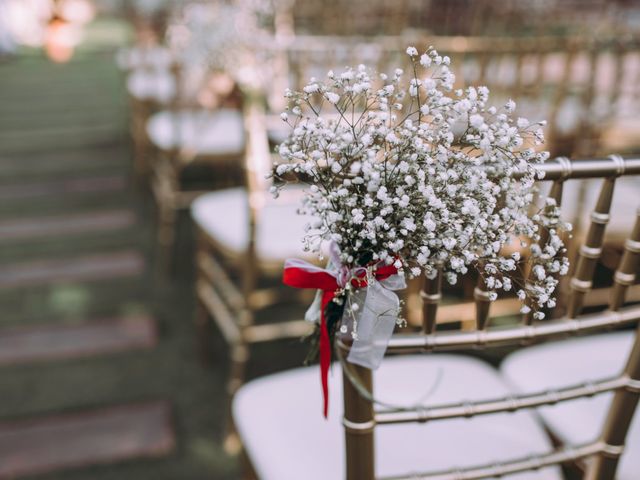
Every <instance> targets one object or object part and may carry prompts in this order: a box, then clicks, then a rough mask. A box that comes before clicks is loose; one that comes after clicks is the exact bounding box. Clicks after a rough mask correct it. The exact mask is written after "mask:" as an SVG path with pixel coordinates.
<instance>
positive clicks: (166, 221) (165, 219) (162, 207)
mask: <svg viewBox="0 0 640 480" xmlns="http://www.w3.org/2000/svg"><path fill="white" fill-rule="evenodd" d="M177 213H178V212H177V211H176V209H175V208H174V207H173V205H171V204H170V202H166V201H161V202H160V203H159V204H158V263H159V265H160V271H161V272H162V273H164V274H169V273H171V268H172V267H173V249H174V244H175V237H176V217H177Z"/></svg>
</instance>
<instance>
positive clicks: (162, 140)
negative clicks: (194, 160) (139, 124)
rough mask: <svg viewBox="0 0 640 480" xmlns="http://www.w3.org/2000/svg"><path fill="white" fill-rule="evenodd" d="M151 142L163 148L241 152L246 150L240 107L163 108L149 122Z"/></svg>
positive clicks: (201, 151)
mask: <svg viewBox="0 0 640 480" xmlns="http://www.w3.org/2000/svg"><path fill="white" fill-rule="evenodd" d="M147 133H148V135H149V139H150V140H151V142H152V143H153V144H154V145H156V146H157V147H159V148H161V149H163V150H171V149H174V148H176V149H180V150H186V151H190V152H193V153H196V154H200V155H214V156H218V155H220V156H225V155H239V154H241V153H242V151H243V149H244V125H243V121H242V114H241V113H240V112H238V111H237V110H231V109H220V110H216V111H214V112H210V111H206V110H182V111H179V112H170V111H166V110H165V111H162V112H158V113H156V114H154V115H152V116H151V118H150V119H149V122H148V123H147Z"/></svg>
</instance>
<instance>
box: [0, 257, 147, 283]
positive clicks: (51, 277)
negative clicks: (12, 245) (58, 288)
mask: <svg viewBox="0 0 640 480" xmlns="http://www.w3.org/2000/svg"><path fill="white" fill-rule="evenodd" d="M144 266H145V262H144V258H143V257H142V255H141V254H140V253H139V252H136V251H134V250H124V251H118V252H112V253H101V254H94V255H85V256H81V257H72V258H55V259H46V260H36V261H29V262H24V263H19V264H14V265H6V266H4V267H3V268H2V269H0V288H16V287H32V286H40V285H48V284H56V283H60V282H82V281H95V280H107V279H113V278H125V277H133V276H137V275H140V274H142V272H143V271H144Z"/></svg>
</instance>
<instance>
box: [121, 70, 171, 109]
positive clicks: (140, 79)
mask: <svg viewBox="0 0 640 480" xmlns="http://www.w3.org/2000/svg"><path fill="white" fill-rule="evenodd" d="M127 91H128V92H129V94H130V95H131V96H132V97H134V98H137V99H138V100H154V101H156V102H160V103H167V102H169V101H170V100H171V99H172V98H173V96H174V95H175V93H176V83H175V79H174V78H173V75H172V74H171V72H169V71H167V70H134V71H133V72H131V73H130V74H129V76H128V77H127Z"/></svg>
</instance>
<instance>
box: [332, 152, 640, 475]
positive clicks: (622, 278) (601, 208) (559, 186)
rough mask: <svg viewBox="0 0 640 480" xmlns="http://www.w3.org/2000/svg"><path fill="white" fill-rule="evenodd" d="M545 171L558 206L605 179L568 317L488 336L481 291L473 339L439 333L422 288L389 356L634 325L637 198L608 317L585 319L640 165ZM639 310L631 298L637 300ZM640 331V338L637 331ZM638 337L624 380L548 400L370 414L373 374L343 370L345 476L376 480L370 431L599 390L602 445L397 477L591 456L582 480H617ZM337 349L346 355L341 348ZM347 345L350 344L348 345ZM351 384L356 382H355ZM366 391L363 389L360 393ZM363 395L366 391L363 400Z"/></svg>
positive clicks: (566, 165)
mask: <svg viewBox="0 0 640 480" xmlns="http://www.w3.org/2000/svg"><path fill="white" fill-rule="evenodd" d="M536 168H539V169H540V170H543V171H544V172H545V173H546V176H545V181H552V182H553V186H552V189H551V193H550V195H551V196H552V197H554V198H555V199H556V201H557V202H558V203H559V204H560V203H561V202H562V192H563V184H564V182H565V181H567V180H569V179H588V178H591V179H601V181H602V187H601V189H600V194H599V197H598V199H597V202H596V205H595V207H594V209H593V212H592V214H591V222H590V225H589V228H588V231H587V234H586V236H585V238H584V244H583V245H582V246H581V247H580V249H579V256H578V259H577V264H576V267H575V273H574V274H573V276H572V278H571V280H570V287H569V291H568V299H567V300H566V304H567V313H566V314H565V315H564V316H562V317H561V318H557V319H552V320H542V321H534V320H533V319H532V318H531V317H530V316H527V315H524V316H523V317H522V321H521V322H520V323H518V324H513V325H510V326H508V327H504V326H503V327H500V328H491V327H490V323H491V322H490V320H491V315H490V310H491V303H492V302H491V300H490V297H491V296H490V292H488V291H487V290H486V288H485V286H484V285H483V284H482V283H479V284H478V287H477V288H476V290H475V300H476V328H475V329H473V330H470V331H449V330H447V331H443V332H437V331H436V321H435V320H436V314H437V310H438V304H439V302H440V298H441V288H440V286H441V280H440V278H439V277H436V278H435V279H433V280H426V279H425V285H424V288H423V291H422V299H423V302H424V311H423V328H422V333H408V334H403V333H399V334H396V335H394V336H393V337H392V339H391V341H390V344H389V347H388V351H389V352H391V353H407V352H431V351H437V350H443V349H457V350H460V349H483V348H491V347H494V346H497V345H500V346H505V345H510V346H514V347H518V346H521V345H523V344H529V343H532V342H540V341H546V340H552V339H554V338H561V337H566V336H568V335H577V334H587V333H593V332H597V331H600V330H605V329H610V328H614V327H620V326H624V325H633V324H638V322H639V321H640V305H639V304H638V303H635V304H631V303H630V302H628V299H626V297H627V294H628V293H629V290H630V289H637V286H635V287H634V285H635V284H636V281H637V274H638V270H639V267H640V195H636V196H635V198H629V199H628V200H629V201H635V202H636V203H637V204H638V205H637V206H638V210H637V211H636V216H635V218H634V219H629V233H628V236H627V239H626V241H625V243H624V252H623V254H622V257H621V260H620V263H619V265H618V268H617V269H616V270H615V272H614V273H613V276H612V277H613V278H612V279H611V281H612V284H613V286H612V287H611V288H610V289H609V301H608V307H607V308H606V310H600V311H597V312H596V313H582V310H583V308H584V307H585V306H586V303H587V302H586V300H587V295H588V293H589V292H591V291H592V286H593V277H594V272H595V267H596V264H597V263H598V259H599V258H600V255H601V253H602V247H603V244H604V240H605V230H606V226H607V223H608V221H609V218H610V215H611V213H612V212H611V211H610V210H611V203H612V198H613V194H614V189H615V185H616V181H617V179H619V178H620V177H623V176H635V177H638V176H640V158H631V159H623V158H621V157H618V156H613V155H612V156H611V157H609V158H606V159H597V160H577V161H570V160H568V159H566V158H558V159H555V160H553V161H548V162H546V163H545V164H543V165H540V166H537V167H536ZM636 302H637V299H636ZM638 332H640V330H638ZM639 335H640V333H637V334H636V340H635V343H634V346H633V349H632V351H631V354H630V356H629V358H628V360H627V364H626V367H625V369H624V372H622V373H621V374H620V375H619V376H617V377H614V378H607V379H602V380H597V381H593V382H590V383H588V384H584V385H567V386H566V387H563V388H558V389H555V390H551V391H546V392H544V393H537V394H527V395H521V396H518V395H515V396H510V397H508V398H504V399H495V400H488V401H479V402H474V403H459V404H449V405H438V406H433V407H430V406H429V405H424V406H419V407H416V408H407V409H404V408H403V409H385V410H379V411H375V410H374V408H373V403H372V401H371V400H372V398H374V397H371V396H369V395H370V392H372V391H373V390H372V380H371V372H370V371H369V370H367V369H364V368H362V367H358V366H355V365H351V364H347V363H344V364H343V366H344V371H345V373H344V385H345V393H344V402H345V420H344V425H345V430H346V448H347V456H346V458H347V478H348V479H349V480H355V479H358V480H370V479H372V478H374V473H375V472H374V455H375V452H374V448H373V430H374V427H375V426H376V425H384V424H398V423H407V422H423V423H424V422H431V421H437V420H441V419H450V418H463V417H473V416H477V415H485V414H491V413H497V412H513V411H517V410H520V409H528V408H535V407H541V406H545V405H552V404H555V403H557V402H562V401H567V400H573V399H576V398H581V397H589V396H593V395H595V394H601V393H604V392H614V393H615V395H614V399H613V402H612V403H611V406H610V409H609V411H608V414H607V420H606V423H605V425H604V427H603V430H602V433H601V436H600V438H599V439H598V440H597V441H595V442H592V443H588V444H584V445H574V446H567V447H566V448H561V449H558V450H556V451H553V452H551V453H548V454H544V455H539V456H534V457H529V458H526V459H506V461H505V462H504V463H501V464H495V463H493V464H488V465H486V466H480V467H477V468H473V469H472V470H467V471H465V470H464V469H461V470H456V471H455V472H434V473H425V474H424V475H423V474H419V475H416V474H415V473H414V474H411V475H406V476H403V475H399V476H398V477H394V478H397V479H405V478H406V479H410V478H421V479H430V478H434V479H435V478H437V479H439V480H445V479H447V480H449V479H450V480H455V479H460V478H464V479H465V480H471V479H480V478H490V477H494V476H501V475H505V474H510V473H517V472H523V471H527V470H535V469H538V468H541V467H545V466H549V465H557V464H560V463H563V462H571V461H577V460H581V459H585V458H587V457H592V458H593V461H592V462H590V463H589V464H588V467H587V468H588V471H587V476H586V477H585V478H589V479H591V480H596V479H598V480H607V479H613V478H614V475H615V471H616V467H617V464H618V460H619V457H620V455H621V454H622V451H623V448H624V440H625V436H626V433H627V430H628V428H629V424H630V422H631V419H632V417H633V414H634V411H635V408H636V405H637V402H638V396H639V395H640V336H639ZM338 343H339V348H342V349H345V348H347V347H345V345H344V344H343V343H341V342H338ZM345 343H346V342H345ZM354 379H355V381H354ZM363 388H364V389H365V390H363ZM363 392H364V393H363Z"/></svg>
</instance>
